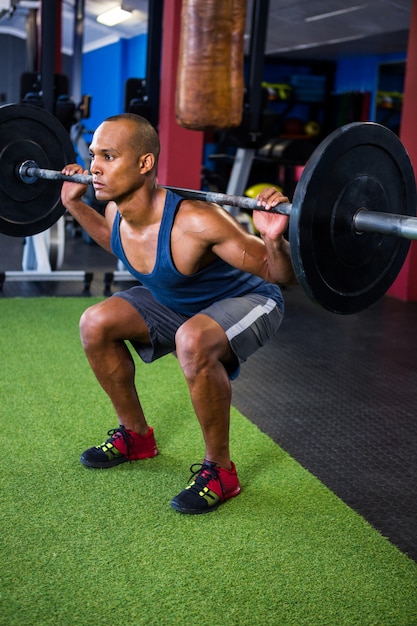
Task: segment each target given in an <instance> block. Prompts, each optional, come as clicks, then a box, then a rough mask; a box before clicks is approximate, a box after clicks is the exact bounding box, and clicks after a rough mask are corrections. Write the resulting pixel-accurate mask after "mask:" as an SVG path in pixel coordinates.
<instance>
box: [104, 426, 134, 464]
mask: <svg viewBox="0 0 417 626" xmlns="http://www.w3.org/2000/svg"><path fill="white" fill-rule="evenodd" d="M107 434H108V436H109V437H110V443H113V441H114V440H115V439H117V436H118V435H120V436H121V438H122V439H123V441H124V443H125V446H126V455H125V456H126V457H127V458H129V456H130V448H131V443H132V437H131V435H130V433H128V432H127V430H126V428H125V427H124V426H118V428H111V429H110V430H109V431H108V432H107Z"/></svg>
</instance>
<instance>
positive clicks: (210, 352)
mask: <svg viewBox="0 0 417 626" xmlns="http://www.w3.org/2000/svg"><path fill="white" fill-rule="evenodd" d="M175 345H176V353H177V357H178V361H179V363H180V365H181V367H182V368H183V369H184V367H187V369H190V370H192V369H201V368H203V367H207V366H210V364H211V363H214V362H218V361H223V360H225V359H226V360H227V359H228V358H229V357H230V353H231V351H230V346H229V342H228V339H227V336H226V333H225V332H224V330H223V329H222V328H221V327H220V326H219V325H218V324H217V323H216V322H214V320H212V319H210V318H208V317H206V316H203V315H201V316H195V317H194V318H191V319H190V320H188V321H187V322H185V323H184V324H183V325H182V326H180V328H179V329H178V330H177V333H176V336H175Z"/></svg>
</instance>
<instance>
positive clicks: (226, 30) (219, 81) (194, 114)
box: [176, 0, 246, 130]
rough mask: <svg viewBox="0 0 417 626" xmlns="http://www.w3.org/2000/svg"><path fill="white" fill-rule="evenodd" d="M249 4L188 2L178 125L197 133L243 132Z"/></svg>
mask: <svg viewBox="0 0 417 626" xmlns="http://www.w3.org/2000/svg"><path fill="white" fill-rule="evenodd" d="M245 24H246V0H204V1H203V2H202V1H201V0H183V4H182V15H181V35H180V51H179V61H178V74H177V96H176V119H177V123H178V124H179V125H180V126H184V127H185V128H190V129H193V130H216V129H221V128H229V127H232V126H239V124H240V123H241V120H242V109H243V90H244V76H243V62H244V34H245Z"/></svg>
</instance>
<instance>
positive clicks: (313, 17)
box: [0, 0, 412, 60]
mask: <svg viewBox="0 0 417 626" xmlns="http://www.w3.org/2000/svg"><path fill="white" fill-rule="evenodd" d="M167 1H169V0H167ZM260 1H261V2H263V1H265V0H260ZM253 2H254V0H248V17H247V27H246V42H247V44H246V45H247V49H248V42H249V39H250V29H251V24H252V6H253ZM75 4H76V0H63V33H62V47H63V51H64V52H65V53H67V54H69V53H71V51H72V41H73V23H74V20H73V14H74V5H75ZM117 4H120V2H118V1H117V0H85V22H84V34H83V41H84V49H85V50H86V51H88V50H92V49H95V48H100V47H103V46H105V45H108V44H110V43H113V42H115V41H117V40H118V39H120V38H130V37H134V36H136V35H139V34H143V33H146V32H147V10H148V0H124V1H123V2H122V6H123V8H125V9H129V10H131V11H132V17H131V18H130V19H129V20H128V21H126V22H124V23H123V24H120V25H118V26H116V27H112V28H110V27H107V26H103V25H100V24H99V23H98V22H96V17H97V15H98V14H99V13H102V12H103V11H105V10H106V9H109V8H112V7H114V6H115V5H117ZM411 4H412V0H356V1H355V0H353V1H352V0H350V1H347V0H269V17H268V30H267V37H266V42H265V53H266V55H268V56H270V57H286V58H300V59H306V58H307V59H313V58H314V59H319V60H320V59H326V60H336V59H338V58H340V57H341V56H351V55H384V54H395V53H403V52H405V51H406V50H407V41H408V29H409V24H410V17H411ZM39 5H40V2H39V1H37V2H36V1H30V0H0V36H1V34H2V33H8V34H13V35H16V36H18V37H25V36H26V35H25V24H26V16H27V14H28V12H29V10H30V9H36V8H38V7H39Z"/></svg>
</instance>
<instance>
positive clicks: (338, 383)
mask: <svg viewBox="0 0 417 626" xmlns="http://www.w3.org/2000/svg"><path fill="white" fill-rule="evenodd" d="M22 250H23V241H22V239H20V238H12V237H6V236H5V235H0V272H2V271H6V272H7V271H8V270H14V271H16V270H20V269H21V259H22ZM116 269H117V264H116V261H115V259H113V258H112V257H111V256H110V255H108V254H107V253H106V252H104V251H103V250H101V249H100V248H98V247H97V246H96V245H94V244H91V242H89V241H88V240H87V239H86V238H85V237H83V236H80V235H78V236H75V231H74V232H72V233H70V235H69V236H68V233H67V237H66V242H65V255H64V263H63V266H62V268H61V270H65V271H69V270H80V271H82V272H89V271H92V272H94V278H93V281H92V283H91V285H90V293H91V295H92V296H102V295H103V293H104V285H105V282H104V275H105V273H107V272H112V271H114V270H116ZM130 284H131V283H130V282H127V281H123V282H121V283H117V282H115V283H113V284H112V290H113V291H114V290H118V289H124V288H127V287H128V286H129V285H130ZM83 288H84V285H83V279H82V277H80V279H79V280H71V281H67V280H57V281H46V282H35V281H27V280H25V276H21V277H20V280H13V281H12V280H8V279H7V275H6V280H5V282H4V285H3V288H2V291H1V292H0V298H9V297H35V296H62V297H68V296H81V295H85V294H84V293H83ZM284 295H285V299H286V317H285V320H284V322H283V325H282V327H281V330H280V332H279V334H278V335H277V337H276V338H275V339H274V340H273V341H271V342H270V343H269V344H268V345H267V346H265V347H264V348H263V349H262V350H260V351H259V352H257V353H256V354H255V355H253V356H252V357H251V358H250V359H249V361H248V362H247V363H246V364H244V365H243V367H242V372H241V375H240V377H239V378H238V379H237V380H236V381H235V382H234V383H233V404H234V406H235V407H236V408H237V409H238V410H239V411H240V412H241V413H243V415H245V416H246V417H247V418H248V419H250V420H251V421H252V422H253V423H255V424H257V426H258V427H259V428H260V429H261V430H262V431H263V432H265V433H266V434H268V435H269V436H270V437H271V438H272V439H273V440H274V441H276V442H277V444H279V445H280V446H281V447H282V448H283V449H284V450H286V451H287V452H288V453H289V454H290V455H291V456H292V457H294V458H295V459H296V460H297V461H298V462H299V463H300V464H301V465H303V466H304V467H305V468H306V469H308V470H309V471H310V472H311V473H312V474H314V475H315V476H317V477H318V478H319V479H320V480H321V481H322V482H323V483H324V484H325V485H327V486H328V487H329V488H330V489H331V490H332V491H333V492H334V493H336V494H337V495H338V496H339V497H340V498H341V499H342V500H343V501H344V502H345V503H346V504H348V505H349V506H350V507H351V508H352V509H354V510H355V511H357V512H358V513H359V514H360V515H362V516H363V517H364V518H365V519H366V520H368V522H369V523H370V524H372V525H373V526H374V527H375V528H376V529H377V530H378V531H379V532H380V533H381V534H383V535H384V536H386V537H388V538H389V540H390V541H391V542H392V543H393V544H395V545H396V546H397V547H398V548H399V549H400V550H402V551H403V552H405V553H406V554H408V555H409V556H410V557H411V558H412V559H414V560H417V533H416V523H417V353H416V346H417V324H416V320H417V302H413V303H404V302H400V301H397V300H394V299H392V298H389V297H384V298H383V299H382V300H381V301H379V302H378V303H376V304H374V305H373V306H372V307H370V308H369V309H367V310H366V311H363V312H362V313H359V314H356V315H352V316H338V315H333V314H331V313H328V312H327V311H325V310H324V309H321V308H320V307H318V306H316V305H315V304H313V303H312V302H310V301H309V300H308V299H307V297H306V296H305V295H304V293H303V292H302V291H301V289H300V288H299V287H291V288H287V289H285V290H284ZM0 306H1V305H0Z"/></svg>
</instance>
